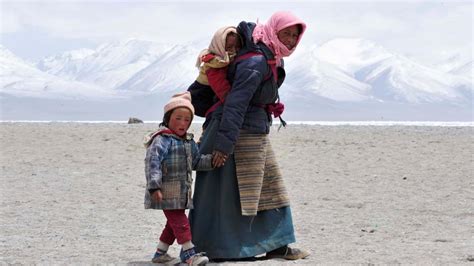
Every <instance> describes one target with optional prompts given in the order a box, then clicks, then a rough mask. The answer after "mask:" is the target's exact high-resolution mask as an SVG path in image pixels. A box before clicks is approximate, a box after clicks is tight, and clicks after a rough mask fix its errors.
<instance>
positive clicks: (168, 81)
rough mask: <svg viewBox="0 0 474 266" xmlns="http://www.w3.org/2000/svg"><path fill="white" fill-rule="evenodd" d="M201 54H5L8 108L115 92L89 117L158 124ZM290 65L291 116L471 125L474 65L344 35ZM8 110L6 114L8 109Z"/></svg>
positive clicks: (117, 47)
mask: <svg viewBox="0 0 474 266" xmlns="http://www.w3.org/2000/svg"><path fill="white" fill-rule="evenodd" d="M202 48H203V45H202V43H199V44H198V45H196V43H194V44H193V43H190V44H186V45H182V44H181V45H175V44H159V43H154V42H150V41H142V40H136V39H131V40H127V41H122V42H113V43H109V44H103V45H101V46H99V47H98V48H97V49H94V50H90V49H80V50H75V51H70V52H66V53H63V54H60V55H57V56H51V57H48V58H45V59H43V60H41V61H40V62H39V63H37V64H36V66H35V65H33V64H30V63H27V62H25V61H23V60H21V59H19V58H17V57H16V56H14V55H13V54H11V53H10V52H9V51H8V50H6V49H5V48H2V49H1V50H0V51H1V53H0V70H1V75H0V77H1V80H0V93H1V94H2V103H3V106H7V105H8V104H9V103H10V102H8V101H10V100H9V99H10V98H8V97H7V96H14V97H17V98H15V106H17V105H21V103H18V102H21V97H29V99H28V102H31V101H35V100H34V98H35V97H36V98H38V97H49V98H52V99H54V98H59V97H63V98H64V97H66V96H68V95H69V96H68V97H70V98H74V97H77V95H79V94H80V95H83V96H85V97H86V96H87V95H90V97H91V98H94V97H96V96H98V95H101V96H104V95H107V96H113V97H115V98H117V97H122V98H121V100H120V101H115V102H114V103H113V104H109V105H108V106H107V107H106V109H104V110H106V111H105V112H104V111H103V110H102V109H101V108H105V107H102V106H103V105H96V106H95V107H94V108H89V109H90V113H92V112H93V111H92V110H94V113H100V114H101V115H103V116H102V117H103V119H109V118H107V117H109V116H108V114H110V117H116V115H115V114H117V113H120V114H121V116H123V113H126V112H127V110H128V111H129V112H130V113H132V110H133V111H136V110H138V112H139V114H138V115H137V116H142V117H144V118H146V119H153V120H157V119H159V118H157V117H156V116H153V117H147V116H146V115H145V114H148V113H149V112H148V111H150V108H151V109H153V111H152V113H154V114H156V113H158V112H160V110H161V108H160V104H162V103H163V102H165V101H166V99H168V98H169V96H170V95H172V94H173V93H175V92H179V91H184V90H185V89H186V88H187V87H188V86H189V85H190V84H191V83H192V82H193V81H194V79H195V78H196V76H197V74H198V70H197V69H196V68H195V66H194V63H195V59H196V56H197V54H198V53H199V51H200V50H201V49H202ZM285 61H286V62H285V68H286V72H287V73H286V74H287V75H286V81H285V83H284V85H283V86H282V88H280V96H281V99H282V101H284V102H285V105H286V106H287V109H286V110H288V111H285V112H286V115H287V117H288V116H289V117H290V119H295V120H297V119H372V117H377V118H379V117H393V118H394V119H415V118H417V117H413V116H412V115H413V114H414V113H416V114H417V115H418V118H417V119H431V120H433V119H434V120H437V119H442V117H445V118H444V119H448V120H449V119H455V120H456V119H458V120H459V119H461V120H463V119H464V120H465V119H472V115H471V113H472V111H471V110H472V102H473V98H472V92H473V85H472V78H469V75H468V76H465V73H466V72H469V70H471V71H472V60H471V61H470V64H469V63H468V64H465V65H457V68H450V69H447V68H446V71H441V70H440V69H439V68H436V67H428V66H425V65H423V64H420V63H418V62H415V61H413V60H411V59H409V58H406V57H404V56H403V55H399V54H396V53H393V52H391V51H388V50H387V49H385V48H383V47H381V46H380V45H377V44H376V43H374V42H371V41H368V40H363V39H342V38H341V39H334V40H331V41H329V42H326V43H324V44H322V45H313V46H310V47H304V46H302V47H298V49H297V51H296V52H295V54H294V55H292V56H291V57H290V58H288V59H287V60H285ZM457 62H459V60H457ZM453 65H454V64H453ZM33 92H34V93H33ZM18 97H19V98H18ZM86 98H87V97H86ZM96 98H97V97H96ZM73 105H76V109H80V108H88V103H85V102H81V104H77V103H76V104H75V103H72V102H68V103H64V106H73ZM11 106H13V104H11ZM104 106H105V105H104ZM12 108H13V107H12ZM22 108H24V109H25V110H26V109H27V108H28V107H26V105H25V106H22ZM65 108H66V107H65ZM127 108H128V109H127ZM137 108H142V109H137ZM311 110H314V112H313V111H311ZM401 110H405V111H401ZM407 110H408V111H407ZM424 110H425V111H424ZM428 110H429V111H428ZM2 111H3V113H4V114H5V113H6V112H5V108H4V109H3V110H2ZM24 113H25V114H28V113H29V112H26V111H25V112H24ZM142 114H143V115H142ZM315 114H316V115H315ZM446 114H448V115H446ZM409 117H410V118H409ZM456 117H458V118H456ZM110 119H112V118H110Z"/></svg>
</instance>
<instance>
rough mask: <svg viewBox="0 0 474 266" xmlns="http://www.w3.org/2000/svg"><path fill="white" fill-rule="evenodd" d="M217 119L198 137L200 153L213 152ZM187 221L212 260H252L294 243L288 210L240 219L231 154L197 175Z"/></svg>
mask: <svg viewBox="0 0 474 266" xmlns="http://www.w3.org/2000/svg"><path fill="white" fill-rule="evenodd" d="M218 126H219V120H218V119H212V120H211V121H210V123H209V125H208V126H207V129H206V130H205V131H204V133H203V135H202V138H201V144H200V145H201V146H200V148H201V152H202V153H205V154H210V153H211V152H212V148H213V144H214V139H215V135H216V132H217V128H218ZM189 219H190V223H191V232H192V236H193V240H192V241H193V243H194V244H195V245H196V248H197V250H198V251H201V252H206V254H207V256H208V257H209V258H211V259H216V258H220V259H239V258H247V257H253V256H256V255H259V254H263V253H266V252H268V251H271V250H274V249H276V248H279V247H282V246H285V245H287V244H290V243H293V242H295V236H294V230H293V222H292V217H291V209H290V207H283V208H278V209H271V210H266V211H259V212H257V215H256V216H242V214H241V206H240V196H239V190H238V183H237V177H236V171H235V163H234V157H233V155H230V156H229V158H228V159H227V161H226V163H225V165H224V166H223V167H220V168H217V169H214V170H212V171H202V172H197V174H196V183H195V188H194V209H192V210H191V211H190V214H189Z"/></svg>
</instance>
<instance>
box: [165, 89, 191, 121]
mask: <svg viewBox="0 0 474 266" xmlns="http://www.w3.org/2000/svg"><path fill="white" fill-rule="evenodd" d="M178 107H186V108H188V109H189V110H190V111H191V113H192V114H193V116H194V107H193V104H192V103H191V93H189V91H186V92H182V93H178V94H175V95H173V96H171V99H170V100H169V101H168V103H167V104H165V107H164V111H165V114H166V113H167V112H168V111H171V110H173V109H175V108H178Z"/></svg>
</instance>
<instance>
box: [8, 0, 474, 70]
mask: <svg viewBox="0 0 474 266" xmlns="http://www.w3.org/2000/svg"><path fill="white" fill-rule="evenodd" d="M0 3H1V6H0V8H1V9H0V10H1V24H0V37H1V42H0V43H1V44H2V45H3V46H5V47H7V48H8V49H9V50H11V51H12V52H13V53H15V54H16V55H18V56H19V57H21V58H24V59H27V60H31V61H35V60H39V59H41V58H42V57H45V56H51V55H55V54H57V53H60V52H63V51H67V50H72V49H77V48H95V47H96V46H97V45H99V44H102V43H105V42H111V41H116V40H123V39H128V38H139V39H144V40H152V41H158V42H165V43H187V42H192V41H196V40H206V39H207V40H210V38H211V36H212V34H213V33H214V31H215V30H216V29H218V28H219V27H221V26H224V25H237V24H238V22H240V21H242V20H246V21H256V20H257V19H259V20H260V21H266V20H267V19H268V18H269V17H270V16H271V14H272V13H273V12H275V11H278V10H289V11H291V12H293V13H294V14H295V15H297V16H298V17H300V18H301V19H303V20H304V21H305V22H306V23H307V25H308V29H307V32H306V33H305V36H304V37H303V40H302V44H303V45H308V46H309V45H313V44H318V45H319V44H322V43H324V42H325V41H328V40H330V39H332V38H338V37H355V38H364V39H368V40H371V41H374V42H376V43H378V44H380V45H382V46H384V47H385V48H387V49H389V50H390V51H393V52H396V53H400V54H403V55H406V56H409V57H413V58H416V59H419V60H421V61H425V62H430V61H431V62H436V60H437V58H439V57H440V56H443V55H448V54H452V53H455V52H461V53H462V54H463V55H464V56H468V57H469V56H470V57H471V58H472V45H473V26H472V25H473V12H474V7H473V2H472V1H435V0H431V1H417V0H411V1H382V0H378V1H354V0H352V1H261V0H260V1H258V0H256V1H255V2H254V3H253V1H205V2H204V1H149V0H148V1H146V0H140V1H132V0H129V1H110V0H101V1H91V0H89V1H85V0H82V1H81V0H79V1H78V0H75V1H72V0H70V1H64V0H63V1H47V0H45V1H21V0H15V1H4V0H0ZM203 48H204V47H203Z"/></svg>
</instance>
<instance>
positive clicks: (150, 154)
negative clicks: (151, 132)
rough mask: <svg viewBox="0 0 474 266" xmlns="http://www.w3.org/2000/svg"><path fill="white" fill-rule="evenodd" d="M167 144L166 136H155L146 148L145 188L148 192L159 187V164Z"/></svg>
mask: <svg viewBox="0 0 474 266" xmlns="http://www.w3.org/2000/svg"><path fill="white" fill-rule="evenodd" d="M169 145H170V140H169V139H168V138H164V137H162V136H157V137H155V139H154V140H153V142H152V144H151V145H150V146H149V147H148V149H147V152H146V157H145V176H146V189H147V190H148V191H149V192H150V194H153V192H155V191H156V190H159V189H161V184H162V179H163V175H162V169H161V164H162V162H163V159H164V157H165V155H166V153H167V152H168V148H169Z"/></svg>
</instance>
